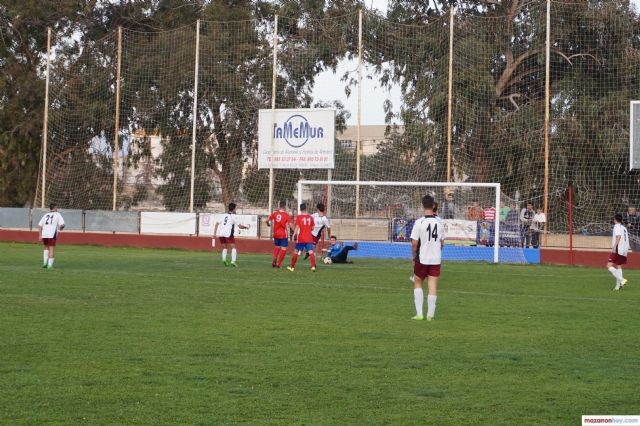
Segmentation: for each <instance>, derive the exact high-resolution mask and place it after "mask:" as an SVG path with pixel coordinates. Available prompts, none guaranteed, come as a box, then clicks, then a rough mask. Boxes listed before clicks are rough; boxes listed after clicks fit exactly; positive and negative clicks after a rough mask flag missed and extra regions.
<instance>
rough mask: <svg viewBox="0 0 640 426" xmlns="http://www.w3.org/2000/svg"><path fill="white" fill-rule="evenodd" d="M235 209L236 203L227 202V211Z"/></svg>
mask: <svg viewBox="0 0 640 426" xmlns="http://www.w3.org/2000/svg"><path fill="white" fill-rule="evenodd" d="M235 209H236V203H229V211H230V212H232V211H234V210H235Z"/></svg>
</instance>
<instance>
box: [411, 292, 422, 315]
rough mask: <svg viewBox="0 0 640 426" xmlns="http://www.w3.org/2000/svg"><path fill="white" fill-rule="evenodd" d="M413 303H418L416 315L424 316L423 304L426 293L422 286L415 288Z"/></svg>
mask: <svg viewBox="0 0 640 426" xmlns="http://www.w3.org/2000/svg"><path fill="white" fill-rule="evenodd" d="M413 303H414V304H415V305H416V315H418V316H422V305H423V304H424V293H423V292H422V289H421V288H414V289H413Z"/></svg>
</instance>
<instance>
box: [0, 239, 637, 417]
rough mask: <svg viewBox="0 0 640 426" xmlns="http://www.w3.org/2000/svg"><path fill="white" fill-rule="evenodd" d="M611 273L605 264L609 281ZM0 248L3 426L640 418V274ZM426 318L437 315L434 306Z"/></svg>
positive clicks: (24, 246)
mask: <svg viewBox="0 0 640 426" xmlns="http://www.w3.org/2000/svg"><path fill="white" fill-rule="evenodd" d="M605 260H606V253H604V254H603V262H604V261H605ZM41 262H42V251H41V248H40V246H37V245H28V244H7V243H2V244H0V320H1V322H2V326H1V327H0V348H1V350H0V373H1V374H0V388H1V389H2V392H1V393H0V395H1V396H0V398H1V401H0V423H1V424H46V423H57V424H113V423H118V424H131V423H137V424H140V423H146V424H235V423H251V424H398V425H409V424H421V425H424V424H436V425H447V424H455V425H460V424H504V425H516V424H553V425H555V424H579V422H580V417H581V415H583V414H628V415H630V414H639V413H640V410H639V407H640V406H639V404H638V393H639V391H640V341H639V339H638V330H637V327H638V324H639V323H640V273H639V272H636V271H627V272H626V278H628V279H629V284H627V286H626V288H625V289H624V290H623V291H621V292H612V291H611V288H612V287H613V278H612V277H611V275H610V274H609V273H608V272H607V271H606V270H605V269H604V268H602V269H585V268H568V267H545V266H515V265H488V264H468V263H447V264H445V265H443V275H442V278H441V281H440V292H439V297H438V309H437V313H436V320H435V321H433V322H430V323H427V322H426V321H422V322H416V321H411V320H410V318H411V316H413V315H414V307H413V292H412V290H411V288H412V285H411V283H410V282H409V280H408V277H409V275H410V271H411V265H410V263H409V262H408V261H393V260H388V261H381V260H360V259H357V260H356V263H355V264H353V265H329V266H326V265H322V264H321V265H319V267H318V271H317V272H316V273H311V272H310V271H309V270H308V269H307V266H308V264H307V263H306V262H302V261H301V262H300V263H299V265H298V268H297V269H296V271H295V272H294V273H291V272H288V271H286V270H275V269H272V267H271V263H270V262H271V260H270V257H269V256H267V255H246V254H243V253H240V255H239V258H238V263H239V265H240V267H239V268H237V269H232V268H225V267H224V266H223V265H222V264H221V262H220V261H219V256H218V255H217V254H216V255H215V256H214V255H213V254H212V253H204V252H186V251H174V250H140V249H126V248H101V247H79V246H76V247H72V246H64V245H62V246H59V247H58V248H57V255H56V263H57V264H56V268H55V269H53V270H45V269H42V268H41ZM425 309H426V306H425Z"/></svg>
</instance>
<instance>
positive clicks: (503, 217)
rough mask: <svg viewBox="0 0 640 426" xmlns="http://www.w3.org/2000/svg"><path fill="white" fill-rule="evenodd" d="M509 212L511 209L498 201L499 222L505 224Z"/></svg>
mask: <svg viewBox="0 0 640 426" xmlns="http://www.w3.org/2000/svg"><path fill="white" fill-rule="evenodd" d="M510 211H511V208H509V206H506V205H505V204H504V201H500V222H506V220H507V216H508V215H509V212H510Z"/></svg>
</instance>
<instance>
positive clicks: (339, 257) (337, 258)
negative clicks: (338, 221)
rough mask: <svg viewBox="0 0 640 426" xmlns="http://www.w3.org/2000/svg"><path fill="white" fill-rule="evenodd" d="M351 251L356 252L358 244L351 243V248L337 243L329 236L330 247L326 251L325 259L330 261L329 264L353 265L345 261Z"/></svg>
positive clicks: (334, 237) (333, 236) (335, 239)
mask: <svg viewBox="0 0 640 426" xmlns="http://www.w3.org/2000/svg"><path fill="white" fill-rule="evenodd" d="M351 250H358V243H357V242H356V243H353V245H352V246H345V245H344V244H343V243H342V242H340V241H338V239H337V238H336V236H335V235H332V236H331V247H329V248H328V249H327V257H329V258H330V259H331V263H353V262H351V261H349V260H347V256H349V252H350V251H351Z"/></svg>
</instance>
